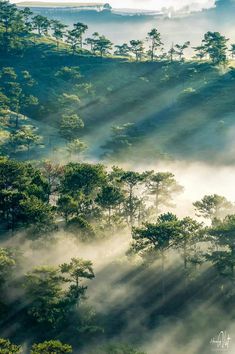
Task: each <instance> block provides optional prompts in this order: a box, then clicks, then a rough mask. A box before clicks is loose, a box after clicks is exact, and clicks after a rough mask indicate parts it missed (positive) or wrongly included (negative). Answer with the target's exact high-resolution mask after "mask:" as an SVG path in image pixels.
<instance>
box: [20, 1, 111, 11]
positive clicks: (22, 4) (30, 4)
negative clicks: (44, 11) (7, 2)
mask: <svg viewBox="0 0 235 354" xmlns="http://www.w3.org/2000/svg"><path fill="white" fill-rule="evenodd" d="M17 6H20V7H73V8H100V9H101V10H102V9H111V6H110V5H109V4H104V3H100V2H94V3H86V2H42V1H22V2H19V3H18V4H17Z"/></svg>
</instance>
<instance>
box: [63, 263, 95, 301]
mask: <svg viewBox="0 0 235 354" xmlns="http://www.w3.org/2000/svg"><path fill="white" fill-rule="evenodd" d="M60 270H61V273H62V274H64V275H67V277H66V278H65V281H66V282H69V283H71V285H70V292H71V293H72V295H73V296H74V298H75V299H76V303H77V304H78V301H79V299H80V297H82V296H83V295H84V292H85V290H86V289H87V287H84V286H83V285H81V280H82V279H93V278H94V277H95V275H94V272H93V268H92V262H91V261H86V260H83V259H81V258H72V259H71V262H70V263H64V264H61V265H60Z"/></svg>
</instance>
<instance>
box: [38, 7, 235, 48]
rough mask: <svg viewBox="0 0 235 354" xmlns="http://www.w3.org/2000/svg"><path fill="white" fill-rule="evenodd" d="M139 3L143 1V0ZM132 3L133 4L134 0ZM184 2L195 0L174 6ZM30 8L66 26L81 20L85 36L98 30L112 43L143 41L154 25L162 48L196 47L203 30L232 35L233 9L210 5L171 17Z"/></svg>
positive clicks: (203, 32) (204, 31)
mask: <svg viewBox="0 0 235 354" xmlns="http://www.w3.org/2000/svg"><path fill="white" fill-rule="evenodd" d="M141 2H142V3H143V1H141ZM173 2H174V1H173ZM118 3H120V2H118ZM134 3H135V4H136V1H134ZM145 3H146V2H145ZM157 3H159V2H157ZM162 3H163V2H162ZM162 3H161V4H159V7H162ZM165 3H166V2H165V1H164V4H165ZM168 3H169V4H168V5H170V3H172V1H168ZM188 3H192V4H194V5H195V2H191V1H187V0H185V1H183V2H182V1H175V4H174V5H177V8H178V7H182V6H183V5H185V4H188ZM197 3H199V1H197V2H196V4H197ZM201 3H202V4H208V3H209V4H211V5H213V3H214V2H213V1H206V0H205V1H201ZM166 5H167V4H166ZM126 6H127V5H126V2H125V7H126ZM138 6H139V5H138ZM206 7H207V6H205V8H206ZM34 11H35V12H37V13H41V14H44V15H46V16H48V17H49V18H57V19H59V20H61V21H62V22H64V23H66V24H68V25H70V26H72V24H73V23H75V22H78V21H81V22H84V23H86V24H87V25H88V27H89V29H88V31H87V36H90V35H91V34H92V33H94V32H99V33H100V34H103V35H105V36H107V37H108V38H110V39H111V41H112V42H113V43H115V44H120V43H124V42H129V41H130V40H131V39H142V40H144V39H145V38H146V35H147V33H148V31H149V30H150V29H151V28H154V27H157V28H158V30H159V31H160V32H161V34H162V39H163V42H164V44H165V45H166V47H170V46H171V45H172V43H181V42H185V41H187V40H189V41H190V42H191V44H192V46H197V45H199V43H200V42H201V39H202V37H203V35H204V34H205V33H206V32H207V31H221V32H222V33H223V34H225V35H226V36H228V38H231V40H232V37H233V36H234V26H233V10H232V9H231V10H230V9H228V10H226V11H224V10H223V12H222V13H221V11H222V10H221V9H216V8H214V7H213V6H212V7H210V6H209V8H208V9H202V11H199V12H197V11H196V12H192V13H190V9H188V8H187V10H186V12H185V10H184V11H183V12H181V13H178V14H175V15H174V14H173V13H172V15H171V18H168V17H167V16H128V15H121V14H115V12H114V13H112V14H111V13H110V14H109V13H107V14H99V13H96V12H87V11H79V10H76V9H43V8H41V9H39V8H35V9H34ZM170 14H171V13H170ZM192 26H193V31H192Z"/></svg>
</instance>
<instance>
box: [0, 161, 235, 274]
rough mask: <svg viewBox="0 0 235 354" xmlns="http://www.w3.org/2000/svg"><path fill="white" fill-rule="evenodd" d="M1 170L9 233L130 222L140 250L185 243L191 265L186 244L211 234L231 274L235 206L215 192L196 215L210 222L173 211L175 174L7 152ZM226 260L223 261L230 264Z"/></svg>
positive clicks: (86, 234)
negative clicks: (28, 159) (30, 159)
mask: <svg viewBox="0 0 235 354" xmlns="http://www.w3.org/2000/svg"><path fill="white" fill-rule="evenodd" d="M0 171H1V175H0V187H1V188H0V190H1V191H0V216H1V227H2V228H3V229H5V231H7V230H9V231H11V232H15V231H19V230H21V229H23V230H26V232H28V237H30V238H32V237H33V238H34V239H36V238H38V237H42V236H45V235H46V234H51V233H52V232H56V231H57V230H58V228H59V227H62V228H64V229H65V230H66V231H68V232H70V233H72V234H75V235H76V236H77V237H80V238H81V239H82V240H84V241H92V240H95V239H97V238H99V237H101V235H105V233H106V234H107V235H109V234H110V232H111V233H113V232H115V231H117V230H121V229H123V230H124V229H125V228H128V229H130V230H132V235H133V242H134V243H133V247H134V249H137V250H138V252H140V253H141V254H142V253H143V254H144V255H145V256H146V254H147V253H148V252H150V253H151V252H152V250H156V251H160V253H161V256H162V260H164V257H165V255H164V252H165V251H169V249H170V248H174V247H176V248H177V249H180V250H182V249H183V253H184V265H185V267H186V265H187V259H188V258H187V257H188V247H189V249H190V250H191V247H192V246H195V245H197V243H198V242H199V243H200V242H201V241H202V242H204V241H206V242H209V241H208V240H210V242H209V244H210V243H211V242H212V243H213V244H214V245H216V248H217V249H218V245H219V244H220V245H221V247H222V249H223V251H221V252H222V253H220V252H219V253H216V252H215V254H214V253H213V254H214V256H216V257H217V258H215V259H216V262H217V261H218V262H219V263H220V261H222V260H223V261H225V260H224V259H223V258H221V257H222V255H223V256H224V255H225V254H226V255H230V257H231V259H230V260H229V262H231V267H230V270H231V272H232V273H233V267H234V262H235V261H234V260H233V253H234V250H235V247H234V240H233V227H234V220H235V217H234V213H235V207H234V204H233V203H232V202H230V201H228V200H227V199H226V198H225V197H223V196H219V195H217V194H214V195H208V196H205V197H204V198H203V199H202V200H200V201H196V202H195V203H194V208H195V213H196V215H197V216H200V217H202V218H204V220H209V221H210V224H211V227H209V228H208V226H205V225H204V224H203V223H202V222H199V221H197V220H194V219H192V218H191V217H185V218H183V219H179V218H177V217H176V216H175V215H174V214H171V213H168V212H167V211H168V210H169V208H172V207H174V206H175V203H174V201H175V198H176V196H177V195H178V194H179V193H182V191H183V187H182V186H181V185H180V184H179V183H178V182H177V181H176V179H175V176H174V175H173V174H172V173H169V172H155V171H145V172H141V173H140V172H136V171H126V170H123V169H122V168H119V167H117V166H114V167H113V168H112V169H111V170H108V169H107V168H106V167H105V166H103V165H101V164H94V165H92V164H89V163H69V164H67V165H64V166H62V165H56V164H53V163H51V162H50V161H45V162H41V163H38V166H33V165H32V164H30V163H23V162H17V161H14V160H9V159H7V158H1V160H0ZM164 211H166V214H164ZM61 217H62V218H63V223H62V226H61V225H60V223H61V221H60V223H59V222H58V220H61ZM223 230H224V231H223ZM223 232H224V234H223ZM230 233H231V235H230ZM102 237H103V236H102ZM230 242H231V243H230ZM224 247H225V248H226V247H227V249H225V250H224ZM193 249H194V247H193ZM194 250H195V249H194ZM189 258H190V257H189ZM228 264H229V263H226V262H225V263H224V266H225V268H226V270H228V269H227V267H228ZM220 265H221V264H220Z"/></svg>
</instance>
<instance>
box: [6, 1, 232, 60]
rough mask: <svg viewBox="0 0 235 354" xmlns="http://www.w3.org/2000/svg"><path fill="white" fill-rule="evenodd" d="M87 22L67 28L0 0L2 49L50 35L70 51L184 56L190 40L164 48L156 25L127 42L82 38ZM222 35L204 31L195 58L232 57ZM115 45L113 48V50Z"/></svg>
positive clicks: (145, 56)
mask: <svg viewBox="0 0 235 354" xmlns="http://www.w3.org/2000/svg"><path fill="white" fill-rule="evenodd" d="M87 30H88V26H87V25H86V24H84V23H81V22H77V23H75V24H74V25H73V27H72V28H71V29H70V28H68V26H67V25H65V24H63V23H62V22H60V21H58V20H49V19H48V18H47V17H45V16H42V15H34V13H33V12H32V11H31V9H30V8H24V9H20V8H17V7H16V5H14V4H10V3H9V2H8V1H7V0H1V2H0V42H1V50H2V51H6V52H8V51H12V50H14V51H16V52H17V51H23V50H25V48H27V46H28V45H29V42H30V41H33V42H34V43H35V40H36V37H42V36H45V37H48V38H49V37H52V38H53V39H54V40H55V42H56V46H57V48H59V46H60V44H64V43H66V44H67V46H68V47H69V48H70V49H71V51H72V53H73V54H75V53H76V52H80V53H83V45H86V47H88V48H89V52H90V53H91V54H93V55H99V56H101V57H103V56H105V55H110V54H111V53H112V52H113V53H114V55H117V56H121V57H126V58H132V57H134V58H135V59H136V61H141V60H151V61H155V60H167V61H171V62H172V61H174V60H179V61H182V60H184V52H185V50H186V49H187V48H189V47H190V42H189V41H186V42H184V43H182V44H175V45H174V44H172V46H171V48H170V49H169V50H165V49H164V46H163V43H162V39H161V34H160V33H159V31H158V30H157V29H156V28H153V29H152V30H151V31H150V32H148V34H147V37H146V39H145V40H140V39H133V40H131V41H130V43H124V44H122V45H115V46H114V45H113V43H112V42H111V41H110V40H109V39H108V38H106V37H105V36H103V35H100V34H99V33H98V32H95V33H94V34H93V35H92V37H89V38H84V37H85V33H86V31H87ZM228 41H229V39H227V38H226V37H225V36H223V35H222V34H220V33H219V32H207V33H206V34H205V35H204V38H203V40H202V43H201V45H200V46H197V47H193V49H194V51H195V58H196V59H199V60H204V59H205V60H206V59H208V58H209V59H210V60H211V61H212V63H213V64H216V65H217V64H224V63H226V60H227V59H228V53H229V52H230V54H231V56H232V58H233V57H234V54H235V44H231V45H230V48H229V47H228ZM113 47H114V50H113Z"/></svg>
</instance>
